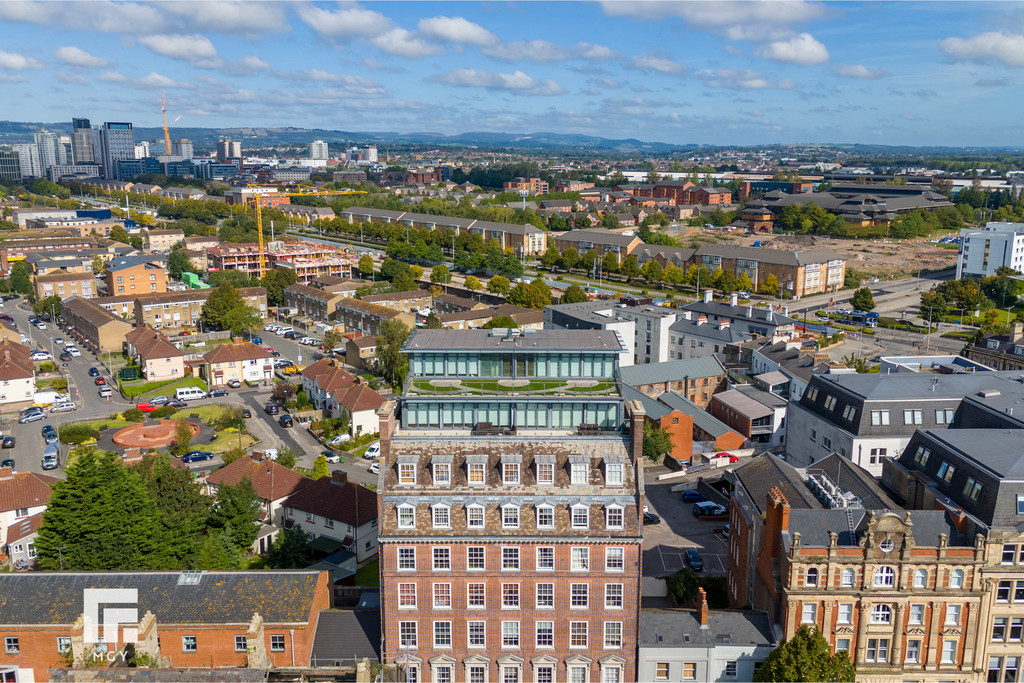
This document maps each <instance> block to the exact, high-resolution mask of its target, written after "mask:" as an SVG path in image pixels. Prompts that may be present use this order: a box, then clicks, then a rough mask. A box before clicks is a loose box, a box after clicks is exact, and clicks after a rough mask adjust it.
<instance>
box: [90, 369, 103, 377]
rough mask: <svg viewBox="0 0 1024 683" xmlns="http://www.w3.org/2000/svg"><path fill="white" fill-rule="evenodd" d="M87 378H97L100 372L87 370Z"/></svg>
mask: <svg viewBox="0 0 1024 683" xmlns="http://www.w3.org/2000/svg"><path fill="white" fill-rule="evenodd" d="M89 376H90V377H99V376H100V371H99V370H97V369H96V368H89Z"/></svg>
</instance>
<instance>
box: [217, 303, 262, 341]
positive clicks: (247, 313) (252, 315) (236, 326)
mask: <svg viewBox="0 0 1024 683" xmlns="http://www.w3.org/2000/svg"><path fill="white" fill-rule="evenodd" d="M262 324H263V318H261V317H260V314H259V313H257V312H256V309H255V308H253V307H252V306H237V307H235V308H232V309H231V310H230V311H228V312H227V313H225V314H224V320H223V322H222V326H223V327H224V328H226V329H228V330H231V334H233V335H235V336H236V337H237V336H242V335H244V334H245V333H246V332H252V331H253V330H254V329H256V328H257V327H259V326H260V325H262Z"/></svg>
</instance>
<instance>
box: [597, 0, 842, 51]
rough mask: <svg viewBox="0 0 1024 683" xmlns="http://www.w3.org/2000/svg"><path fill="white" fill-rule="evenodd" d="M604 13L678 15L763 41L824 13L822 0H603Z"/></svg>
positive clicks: (697, 25) (695, 24)
mask: <svg viewBox="0 0 1024 683" xmlns="http://www.w3.org/2000/svg"><path fill="white" fill-rule="evenodd" d="M601 6H602V8H603V9H604V11H605V14H608V15H611V16H621V17H630V18H639V19H647V20H650V21H658V22H664V21H665V19H666V18H667V17H678V18H680V19H682V20H683V21H685V22H686V23H687V24H689V25H690V26H691V27H693V28H696V29H703V30H707V31H712V32H714V33H717V34H719V35H722V36H725V37H726V38H728V39H729V40H750V41H754V42H764V41H766V40H778V39H781V38H785V37H788V36H789V35H792V33H793V32H792V29H791V28H790V27H791V26H792V25H794V24H800V23H804V22H807V21H810V20H811V19H816V18H818V17H821V16H822V15H824V14H825V12H826V8H825V6H824V5H823V4H822V3H818V2H804V1H803V0H770V1H769V0H720V1H718V2H662V1H661V0H642V1H641V0H630V1H629V2H623V1H621V0H603V1H602V2H601Z"/></svg>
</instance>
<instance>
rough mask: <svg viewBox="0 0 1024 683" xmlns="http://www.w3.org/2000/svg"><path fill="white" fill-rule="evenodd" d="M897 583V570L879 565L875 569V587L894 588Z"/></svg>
mask: <svg viewBox="0 0 1024 683" xmlns="http://www.w3.org/2000/svg"><path fill="white" fill-rule="evenodd" d="M895 584H896V572H895V571H894V570H893V568H892V567H879V568H878V569H876V570H875V587H876V588H892V587H893V586H894V585H895Z"/></svg>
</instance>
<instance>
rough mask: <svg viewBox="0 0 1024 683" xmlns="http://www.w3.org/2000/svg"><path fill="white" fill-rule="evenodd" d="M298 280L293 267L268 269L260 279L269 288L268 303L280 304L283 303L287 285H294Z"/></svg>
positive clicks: (270, 304)
mask: <svg viewBox="0 0 1024 683" xmlns="http://www.w3.org/2000/svg"><path fill="white" fill-rule="evenodd" d="M298 281H299V277H298V276H297V275H296V274H295V271H294V270H292V269H291V268H276V269H274V270H268V271H267V274H266V275H264V276H263V279H262V280H260V284H261V285H262V286H263V288H264V289H265V290H267V305H268V306H280V305H281V304H283V303H284V290H285V287H288V286H290V285H294V284H295V283H296V282H298Z"/></svg>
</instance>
